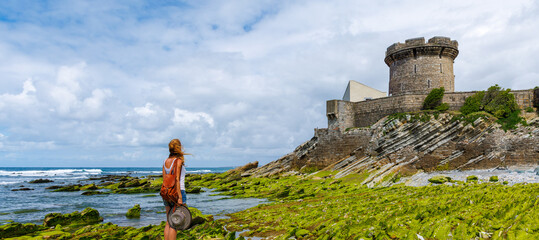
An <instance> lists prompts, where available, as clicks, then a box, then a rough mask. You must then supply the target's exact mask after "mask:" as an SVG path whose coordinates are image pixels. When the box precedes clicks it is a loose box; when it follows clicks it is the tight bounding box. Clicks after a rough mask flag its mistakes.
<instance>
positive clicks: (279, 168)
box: [245, 113, 539, 185]
mask: <svg viewBox="0 0 539 240" xmlns="http://www.w3.org/2000/svg"><path fill="white" fill-rule="evenodd" d="M537 165H539V118H537V117H536V115H535V114H533V117H529V119H528V126H519V127H518V128H517V129H515V130H511V131H507V132H506V131H504V130H502V129H501V128H500V126H499V124H497V123H496V122H495V120H493V119H492V118H488V117H484V118H478V119H477V120H475V121H473V123H469V122H467V121H464V120H462V119H459V118H458V117H456V116H455V115H452V114H449V113H444V114H426V113H415V114H401V115H398V116H397V117H396V116H390V117H386V118H383V119H381V120H380V121H378V122H377V123H376V124H374V125H372V126H371V127H369V128H358V129H351V130H349V131H346V132H345V133H340V132H339V131H332V130H328V129H317V130H315V136H314V137H313V138H312V139H311V140H309V141H307V142H305V143H303V144H302V145H300V146H298V147H297V148H296V149H295V150H294V151H293V152H292V153H290V154H287V155H285V156H283V157H281V158H280V159H278V160H276V161H273V162H271V163H269V164H267V165H265V166H262V167H260V168H256V169H251V170H250V171H248V172H247V173H245V174H246V175H253V176H255V177H263V176H271V175H277V174H295V173H298V172H303V173H309V172H313V171H316V170H326V171H330V172H331V173H332V174H333V176H334V177H335V178H342V177H346V176H347V175H350V174H352V173H359V176H361V177H360V179H357V181H359V182H361V183H363V184H367V185H374V184H378V183H382V184H383V183H384V182H388V181H390V180H392V179H393V180H394V179H395V178H399V177H401V176H411V175H414V174H415V173H417V172H433V171H441V170H470V169H492V168H508V167H509V168H510V167H535V166H537Z"/></svg>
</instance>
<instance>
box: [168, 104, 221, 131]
mask: <svg viewBox="0 0 539 240" xmlns="http://www.w3.org/2000/svg"><path fill="white" fill-rule="evenodd" d="M172 122H174V123H175V124H178V125H180V126H184V127H192V126H199V125H200V124H201V123H206V124H207V125H208V126H209V127H214V121H213V118H212V117H211V116H210V115H209V114H207V113H205V112H190V111H187V110H183V109H179V108H175V109H174V117H173V118H172Z"/></svg>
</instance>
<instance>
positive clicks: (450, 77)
mask: <svg viewBox="0 0 539 240" xmlns="http://www.w3.org/2000/svg"><path fill="white" fill-rule="evenodd" d="M458 54H459V50H458V43H457V41H455V40H453V41H452V40H451V39H450V38H447V37H433V38H431V39H429V41H428V42H427V43H425V38H414V39H408V40H406V41H405V43H395V44H393V45H391V46H389V47H388V48H387V51H386V57H385V59H384V61H385V63H386V64H387V66H388V67H389V95H390V96H395V95H401V94H410V93H412V94H413V93H416V94H417V93H419V94H421V93H429V92H430V90H431V89H433V88H439V87H444V88H445V90H446V91H447V92H453V91H455V75H454V74H453V61H454V60H455V58H456V57H457V55H458Z"/></svg>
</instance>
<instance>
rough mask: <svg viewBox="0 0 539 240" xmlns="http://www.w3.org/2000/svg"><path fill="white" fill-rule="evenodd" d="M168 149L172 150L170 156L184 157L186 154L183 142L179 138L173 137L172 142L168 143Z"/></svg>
mask: <svg viewBox="0 0 539 240" xmlns="http://www.w3.org/2000/svg"><path fill="white" fill-rule="evenodd" d="M168 151H169V152H170V154H169V155H168V157H178V158H181V159H183V156H184V155H185V153H184V152H183V149H182V143H181V142H180V139H177V138H175V139H172V140H171V141H170V143H168Z"/></svg>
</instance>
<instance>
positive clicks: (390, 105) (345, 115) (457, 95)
mask: <svg viewBox="0 0 539 240" xmlns="http://www.w3.org/2000/svg"><path fill="white" fill-rule="evenodd" d="M535 92H536V95H534V90H533V89H528V90H516V91H511V93H513V94H514V95H515V100H516V101H517V104H518V105H519V107H520V108H521V109H525V108H527V107H532V106H533V102H534V99H536V98H538V94H539V91H535ZM474 93H476V92H451V93H445V94H444V98H443V102H444V103H447V104H449V107H450V110H458V109H460V107H462V105H463V104H464V101H465V99H466V98H467V97H469V96H471V95H473V94H474ZM426 96H427V94H407V95H400V96H392V97H385V98H378V99H373V100H367V101H362V102H347V101H342V100H330V101H328V102H327V104H328V109H327V110H328V112H327V115H328V128H330V129H332V130H340V131H341V132H343V131H345V130H346V129H347V128H352V127H366V126H370V125H372V124H373V123H375V122H377V121H378V120H380V119H381V118H383V117H385V116H388V115H390V114H393V113H399V112H414V111H419V110H421V107H422V105H423V101H424V100H425V97H426Z"/></svg>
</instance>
